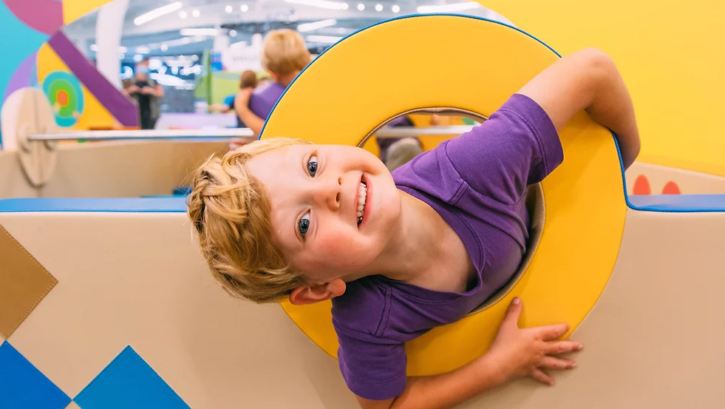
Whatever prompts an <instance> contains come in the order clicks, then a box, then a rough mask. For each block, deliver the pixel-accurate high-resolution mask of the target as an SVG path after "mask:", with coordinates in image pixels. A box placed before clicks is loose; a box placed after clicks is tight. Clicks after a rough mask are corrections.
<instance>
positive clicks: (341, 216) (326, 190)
mask: <svg viewBox="0 0 725 409" xmlns="http://www.w3.org/2000/svg"><path fill="white" fill-rule="evenodd" d="M247 167H248V169H249V171H250V172H251V174H252V175H253V176H254V177H256V178H257V179H258V180H259V181H260V182H262V184H264V186H265V188H266V191H267V194H268V196H269V201H270V204H271V223H272V234H273V240H274V241H275V244H276V245H277V246H278V247H279V248H280V250H281V251H282V254H283V255H284V257H285V259H286V260H287V261H288V262H289V263H290V264H291V265H292V266H293V267H294V268H296V269H299V270H300V271H302V272H303V277H304V279H305V281H306V282H307V283H308V284H322V283H326V282H329V281H331V280H332V279H335V278H343V279H345V278H347V279H355V278H358V277H361V276H364V275H368V274H373V273H374V272H370V271H367V270H366V267H369V266H370V265H371V264H372V263H373V262H374V261H375V260H376V258H378V257H379V256H380V255H381V253H382V251H383V249H385V246H386V245H387V244H388V242H389V240H390V238H391V236H392V228H393V226H396V225H397V221H398V218H399V217H400V213H401V200H400V195H399V193H398V190H397V188H396V187H395V183H394V182H393V178H392V176H391V174H390V172H389V171H388V170H387V168H386V167H385V165H384V164H383V163H382V162H381V161H380V159H378V158H377V157H375V156H374V155H372V154H371V153H369V152H367V151H365V150H364V149H361V148H357V147H352V146H338V145H292V146H287V147H283V148H279V149H275V150H272V151H269V152H265V153H263V154H260V155H258V156H255V157H254V158H252V159H250V160H249V161H247ZM361 182H363V183H364V184H366V185H367V188H366V189H365V188H363V187H361ZM361 197H362V198H364V200H365V203H364V205H363V207H364V209H363V218H362V222H360V219H359V217H358V215H359V203H360V201H361V200H360V199H361Z"/></svg>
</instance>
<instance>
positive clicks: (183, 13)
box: [179, 11, 188, 18]
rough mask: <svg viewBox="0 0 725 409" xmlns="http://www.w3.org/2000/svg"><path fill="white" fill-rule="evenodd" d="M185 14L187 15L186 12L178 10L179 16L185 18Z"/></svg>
mask: <svg viewBox="0 0 725 409" xmlns="http://www.w3.org/2000/svg"><path fill="white" fill-rule="evenodd" d="M187 16H188V14H186V12H185V11H180V12H179V18H186V17H187Z"/></svg>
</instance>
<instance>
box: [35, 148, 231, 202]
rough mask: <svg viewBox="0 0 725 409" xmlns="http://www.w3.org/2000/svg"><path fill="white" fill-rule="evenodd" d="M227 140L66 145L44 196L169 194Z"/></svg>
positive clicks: (60, 149) (219, 149) (221, 149)
mask: <svg viewBox="0 0 725 409" xmlns="http://www.w3.org/2000/svg"><path fill="white" fill-rule="evenodd" d="M226 148H227V143H226V142H178V141H151V142H135V141H133V142H128V141H123V142H104V143H88V144H74V145H61V146H60V147H59V150H58V164H57V168H56V170H55V173H54V174H53V177H52V178H51V180H50V182H49V183H48V184H47V185H46V186H45V187H44V188H43V190H42V196H43V197H140V196H144V195H168V194H171V192H172V190H173V189H174V188H175V187H177V186H179V185H180V184H184V183H185V181H187V180H188V176H189V174H190V173H191V172H192V171H193V170H194V169H195V168H196V167H198V166H199V164H201V163H202V162H203V161H204V160H205V159H206V158H207V157H209V156H210V155H211V154H212V153H215V152H222V153H223V152H224V151H225V150H226Z"/></svg>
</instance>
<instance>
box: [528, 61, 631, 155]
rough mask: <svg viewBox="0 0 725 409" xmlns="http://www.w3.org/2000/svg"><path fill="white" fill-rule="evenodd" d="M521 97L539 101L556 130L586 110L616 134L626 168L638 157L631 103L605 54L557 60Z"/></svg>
mask: <svg viewBox="0 0 725 409" xmlns="http://www.w3.org/2000/svg"><path fill="white" fill-rule="evenodd" d="M519 94H523V95H526V96H528V97H529V98H531V99H533V100H534V101H536V102H537V103H538V104H539V105H540V106H541V107H542V108H543V109H544V111H546V113H547V114H548V115H549V117H550V118H551V120H552V122H553V123H554V126H555V127H556V129H557V130H561V129H562V128H563V127H564V125H566V123H567V122H568V121H569V119H571V117H572V116H574V114H576V113H577V112H579V111H580V110H582V109H585V110H586V111H587V112H588V113H589V115H590V116H591V117H592V119H594V120H595V121H597V122H598V123H600V124H601V125H603V126H605V127H607V128H609V129H611V130H612V131H613V132H614V133H615V134H616V135H617V141H618V142H619V148H620V149H621V152H622V160H623V161H624V167H625V168H628V167H629V166H630V165H631V164H632V163H633V162H634V160H635V159H636V158H637V155H638V154H639V149H640V142H639V131H638V130H637V121H636V119H635V115H634V107H633V106H632V100H631V98H630V96H629V92H628V91H627V87H626V86H625V84H624V81H623V80H622V77H621V76H620V75H619V71H617V67H616V66H615V65H614V61H612V59H611V58H610V57H609V56H607V55H606V54H605V53H603V52H602V51H599V50H596V49H592V48H589V49H585V50H581V51H577V52H575V53H573V54H571V55H568V56H566V57H564V58H562V59H560V60H558V61H557V62H555V63H554V64H552V65H551V66H549V67H548V68H547V69H545V70H544V71H542V72H541V73H540V74H539V75H537V76H536V77H535V78H534V79H532V80H531V81H529V82H528V83H527V84H526V85H525V86H524V87H523V88H521V90H520V91H519Z"/></svg>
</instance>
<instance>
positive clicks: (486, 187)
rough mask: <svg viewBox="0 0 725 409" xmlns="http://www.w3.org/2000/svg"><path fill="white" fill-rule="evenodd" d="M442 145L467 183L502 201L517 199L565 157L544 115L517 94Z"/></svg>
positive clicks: (514, 201)
mask: <svg viewBox="0 0 725 409" xmlns="http://www.w3.org/2000/svg"><path fill="white" fill-rule="evenodd" d="M444 149H445V154H446V156H447V158H448V160H449V161H450V163H451V165H452V166H453V168H455V169H456V171H457V173H458V174H459V175H460V176H461V178H462V179H463V180H464V181H465V182H466V183H467V184H468V185H469V186H471V188H473V189H474V190H476V191H478V192H479V193H481V194H483V195H485V196H487V197H489V198H491V199H494V200H497V201H499V202H502V203H505V204H515V203H517V202H518V201H519V200H520V199H521V198H522V197H523V196H524V195H525V192H526V187H527V186H528V185H531V184H535V183H539V182H541V181H542V180H543V179H544V178H545V177H546V176H548V175H549V174H550V173H551V172H552V171H553V170H554V169H556V167H557V166H559V165H560V164H561V162H562V161H563V159H564V153H563V150H562V147H561V142H560V140H559V135H558V133H557V132H556V128H555V127H554V124H553V123H552V121H551V119H550V118H549V116H548V115H547V114H546V112H545V111H544V110H543V109H542V108H541V107H540V106H539V105H538V104H537V103H536V102H535V101H534V100H532V99H531V98H529V97H527V96H525V95H520V94H515V95H513V96H511V98H509V100H508V101H506V103H505V104H504V105H503V106H501V108H499V110H498V111H496V112H495V113H494V114H493V115H491V117H490V118H489V119H488V120H487V121H486V122H484V123H483V124H481V125H479V126H477V127H475V128H474V129H473V130H471V131H470V132H468V133H465V134H463V135H461V136H460V137H458V138H455V139H452V140H450V141H448V143H447V144H446V145H445V147H444Z"/></svg>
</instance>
